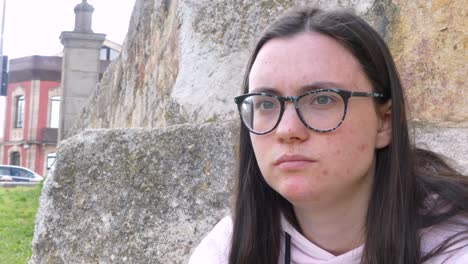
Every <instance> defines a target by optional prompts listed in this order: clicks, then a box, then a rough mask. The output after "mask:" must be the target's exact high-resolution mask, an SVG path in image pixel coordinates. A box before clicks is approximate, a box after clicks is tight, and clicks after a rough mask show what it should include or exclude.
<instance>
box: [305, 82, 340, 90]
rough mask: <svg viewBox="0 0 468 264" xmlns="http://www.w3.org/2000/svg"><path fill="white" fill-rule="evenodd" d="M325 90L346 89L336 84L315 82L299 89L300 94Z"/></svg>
mask: <svg viewBox="0 0 468 264" xmlns="http://www.w3.org/2000/svg"><path fill="white" fill-rule="evenodd" d="M324 88H344V85H342V84H339V83H335V82H313V83H309V84H306V85H304V86H302V87H301V88H300V89H299V92H301V93H307V92H310V91H313V90H317V89H324Z"/></svg>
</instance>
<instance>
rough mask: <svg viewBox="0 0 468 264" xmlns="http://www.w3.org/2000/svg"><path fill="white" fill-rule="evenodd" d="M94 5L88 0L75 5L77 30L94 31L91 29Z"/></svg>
mask: <svg viewBox="0 0 468 264" xmlns="http://www.w3.org/2000/svg"><path fill="white" fill-rule="evenodd" d="M93 12H94V7H93V6H92V5H90V4H88V2H87V1H86V0H83V2H82V3H81V4H79V5H77V6H76V7H75V30H74V31H75V32H83V33H84V32H86V33H93V30H92V29H91V24H92V15H93Z"/></svg>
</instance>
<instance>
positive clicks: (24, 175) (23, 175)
mask: <svg viewBox="0 0 468 264" xmlns="http://www.w3.org/2000/svg"><path fill="white" fill-rule="evenodd" d="M42 180H43V177H42V176H41V175H39V174H37V173H35V172H34V171H32V170H30V169H27V168H24V167H20V166H13V165H0V182H40V181H42Z"/></svg>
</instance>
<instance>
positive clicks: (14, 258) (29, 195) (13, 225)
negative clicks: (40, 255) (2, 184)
mask: <svg viewBox="0 0 468 264" xmlns="http://www.w3.org/2000/svg"><path fill="white" fill-rule="evenodd" d="M41 189H42V184H39V185H38V186H36V187H14V188H0V262H2V263H9V264H25V263H27V262H28V260H29V258H30V257H31V242H32V238H33V233H34V218H35V216H36V212H37V209H38V206H39V196H40V194H41Z"/></svg>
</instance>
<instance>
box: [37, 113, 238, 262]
mask: <svg viewBox="0 0 468 264" xmlns="http://www.w3.org/2000/svg"><path fill="white" fill-rule="evenodd" d="M237 133H238V132H237V127H236V125H234V124H233V123H232V122H230V123H209V124H204V125H181V126H172V127H171V128H165V129H154V130H150V129H108V130H87V131H84V132H83V133H81V134H79V135H77V136H75V137H72V138H70V139H68V140H66V141H64V142H62V143H61V145H60V147H59V151H58V154H57V157H58V160H57V163H56V164H57V167H56V170H55V172H54V174H53V176H51V177H49V178H47V180H46V182H45V185H44V189H43V193H42V196H41V199H40V208H39V212H38V215H37V218H36V229H35V234H34V240H33V256H32V259H31V260H30V262H29V263H30V264H33V263H34V264H36V263H37V264H39V263H44V264H45V263H47V264H55V263H57V264H58V263H67V264H68V263H186V262H187V260H188V256H189V255H190V250H191V249H192V248H193V247H194V246H195V245H196V244H198V243H199V241H200V239H201V237H202V236H203V235H205V234H206V233H207V232H208V231H209V230H210V229H211V228H212V226H213V225H214V224H215V223H216V222H217V221H219V219H220V218H221V217H223V216H225V215H227V214H228V213H229V209H228V208H229V205H230V192H231V188H232V184H231V178H232V175H233V173H234V169H233V168H234V151H235V150H234V145H235V144H234V141H235V138H237V136H236V135H237Z"/></svg>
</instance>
